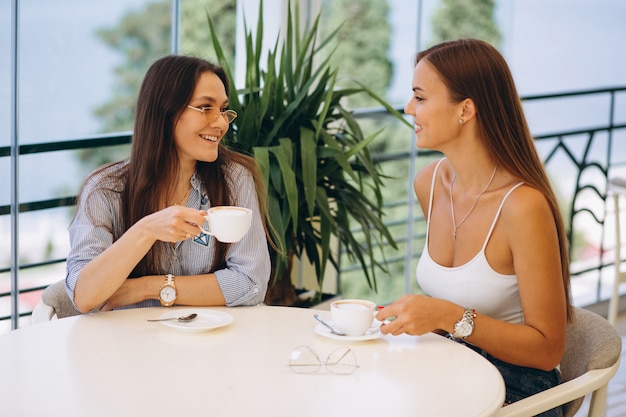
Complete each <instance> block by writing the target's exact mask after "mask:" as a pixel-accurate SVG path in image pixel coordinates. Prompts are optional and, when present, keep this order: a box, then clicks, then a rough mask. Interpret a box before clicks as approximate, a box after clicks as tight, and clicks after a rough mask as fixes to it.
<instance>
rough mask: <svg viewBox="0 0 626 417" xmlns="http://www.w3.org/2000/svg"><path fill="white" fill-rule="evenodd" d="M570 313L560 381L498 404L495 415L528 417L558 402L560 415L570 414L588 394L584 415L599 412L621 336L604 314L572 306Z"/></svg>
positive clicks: (615, 364) (593, 416)
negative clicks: (572, 318) (512, 400)
mask: <svg viewBox="0 0 626 417" xmlns="http://www.w3.org/2000/svg"><path fill="white" fill-rule="evenodd" d="M574 313H575V314H574V322H573V323H572V324H570V325H569V326H568V328H567V342H566V346H565V354H564V355H563V360H562V361H561V377H562V381H563V382H562V383H561V384H560V385H557V386H556V387H553V388H550V389H547V390H545V391H542V392H540V393H538V394H535V395H531V396H530V397H527V398H524V399H523V400H520V401H517V402H514V403H513V404H510V405H507V406H506V407H502V408H501V409H500V410H499V411H498V413H497V414H496V417H514V416H515V417H529V416H534V415H536V414H539V413H542V412H544V411H548V410H551V409H553V408H555V407H557V406H559V405H562V404H563V405H564V413H563V415H564V416H565V417H571V416H573V415H574V414H576V411H577V410H578V409H579V408H580V405H581V403H582V401H583V398H584V396H585V395H586V394H589V393H591V394H592V395H591V401H590V404H589V413H588V416H589V417H600V416H602V415H603V413H604V408H605V407H606V391H607V385H608V383H609V381H610V380H611V378H613V375H615V373H616V372H617V369H618V368H619V364H620V355H621V350H622V339H621V337H620V335H619V334H618V333H617V331H616V330H615V328H614V327H613V326H612V325H611V324H610V323H609V322H608V321H607V320H606V319H604V317H601V316H599V315H597V314H595V313H592V312H590V311H588V310H583V309H581V308H576V307H575V308H574Z"/></svg>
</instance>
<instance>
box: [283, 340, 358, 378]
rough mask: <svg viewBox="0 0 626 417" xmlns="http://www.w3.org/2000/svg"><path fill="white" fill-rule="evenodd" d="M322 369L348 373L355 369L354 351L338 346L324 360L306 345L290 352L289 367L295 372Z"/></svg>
mask: <svg viewBox="0 0 626 417" xmlns="http://www.w3.org/2000/svg"><path fill="white" fill-rule="evenodd" d="M322 366H323V367H324V369H325V370H326V371H328V372H330V373H332V374H338V375H350V374H352V373H353V372H354V371H356V370H357V368H358V367H359V365H358V364H357V362H356V356H355V355H354V352H353V351H352V350H351V349H349V348H339V349H336V350H334V351H332V352H331V353H330V355H328V358H326V360H321V359H320V357H319V356H318V355H317V353H315V352H314V351H313V349H311V348H310V347H308V346H298V347H297V348H295V349H294V350H293V351H292V352H291V356H290V357H289V368H290V369H291V370H292V371H293V372H295V373H297V374H313V373H316V372H319V371H320V370H321V369H322Z"/></svg>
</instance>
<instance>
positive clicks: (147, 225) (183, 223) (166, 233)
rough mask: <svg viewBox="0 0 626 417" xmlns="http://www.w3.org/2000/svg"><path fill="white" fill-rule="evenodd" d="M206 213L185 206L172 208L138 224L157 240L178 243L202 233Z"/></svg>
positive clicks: (147, 217) (149, 216) (148, 216)
mask: <svg viewBox="0 0 626 417" xmlns="http://www.w3.org/2000/svg"><path fill="white" fill-rule="evenodd" d="M205 215H206V212H204V211H201V210H197V209H192V208H189V207H183V206H170V207H167V208H164V209H163V210H159V211H157V212H156V213H152V214H149V215H147V216H146V217H144V218H143V219H141V220H140V221H139V222H137V225H138V226H140V227H142V228H143V230H146V231H147V232H148V233H149V235H150V236H152V237H153V238H154V239H155V240H160V241H163V242H178V241H180V240H185V239H189V238H191V237H192V236H196V235H198V234H199V233H200V225H202V224H203V223H204V222H205V221H206V219H205V218H204V216H205Z"/></svg>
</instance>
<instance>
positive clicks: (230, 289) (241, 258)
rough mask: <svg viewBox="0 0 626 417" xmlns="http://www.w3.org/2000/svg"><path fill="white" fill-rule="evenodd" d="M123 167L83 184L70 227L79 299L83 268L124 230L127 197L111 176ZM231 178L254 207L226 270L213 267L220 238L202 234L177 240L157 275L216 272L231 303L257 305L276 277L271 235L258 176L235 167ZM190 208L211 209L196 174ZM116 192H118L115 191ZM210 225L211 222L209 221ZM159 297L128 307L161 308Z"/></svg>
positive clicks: (71, 271)
mask: <svg viewBox="0 0 626 417" xmlns="http://www.w3.org/2000/svg"><path fill="white" fill-rule="evenodd" d="M117 169H119V165H113V166H112V167H109V168H108V169H106V170H104V171H102V172H99V173H98V174H97V175H93V176H91V177H90V178H89V179H88V180H87V182H86V183H85V185H84V187H83V191H82V193H81V197H80V198H81V201H80V204H79V205H78V210H77V213H76V216H75V218H74V220H73V222H72V224H71V225H70V228H69V232H70V244H71V249H70V253H69V255H68V258H67V275H66V289H67V291H68V295H69V297H70V299H71V300H73V299H74V290H75V288H76V281H77V280H78V276H79V274H80V272H81V270H82V269H83V267H84V266H85V265H86V264H87V263H88V262H89V261H91V260H92V259H94V258H95V257H97V256H98V255H99V254H101V253H102V252H104V250H105V249H107V248H108V247H109V246H111V244H113V242H115V241H116V240H117V239H118V238H119V237H120V236H121V234H122V233H123V231H122V230H121V226H120V225H121V210H120V204H121V196H120V193H119V191H120V190H121V189H122V188H123V184H120V182H119V181H118V180H116V179H115V175H113V176H111V175H110V174H111V173H112V172H113V171H114V170H117ZM226 178H227V181H228V182H229V186H230V188H231V190H234V191H235V196H234V200H235V205H237V206H241V207H247V208H249V209H251V210H252V212H253V217H252V225H251V227H250V230H249V231H248V233H247V234H246V235H245V236H244V238H243V239H242V240H241V241H240V242H236V243H232V244H231V245H230V248H229V250H228V253H227V254H226V268H224V269H221V270H218V271H210V270H209V269H210V267H211V263H212V261H213V253H214V245H215V239H214V238H213V237H211V236H207V235H205V234H201V235H199V236H197V237H195V238H192V239H187V240H184V241H182V242H177V243H176V244H175V246H174V248H173V253H171V255H172V256H173V257H174V258H168V259H167V260H166V261H165V263H164V264H162V265H161V270H159V271H154V274H155V275H157V274H162V275H165V274H168V273H171V274H173V275H175V276H185V275H200V274H207V273H210V272H213V273H214V274H215V276H216V277H217V281H218V284H219V286H220V289H221V290H222V293H223V295H224V298H225V300H226V305H227V306H237V305H255V304H259V303H261V302H263V300H264V298H265V293H266V291H267V285H268V281H269V276H270V269H271V267H270V258H269V252H268V247H267V239H266V236H265V231H264V228H263V224H262V221H261V216H260V213H259V206H258V201H257V196H256V191H255V187H254V181H253V178H252V174H251V173H250V172H249V171H248V170H246V169H245V168H244V167H243V166H241V165H231V166H230V167H229V169H228V171H227V176H226ZM191 186H192V189H191V192H190V195H189V198H188V200H187V207H194V208H198V209H201V210H206V209H207V208H209V207H210V201H208V198H207V197H206V193H205V192H204V190H203V188H202V184H201V182H200V181H199V180H198V179H197V177H196V176H195V175H194V176H193V177H192V179H191ZM113 190H115V191H113ZM205 226H206V225H205ZM160 305H161V304H160V302H159V300H145V301H143V302H141V303H138V304H135V305H131V306H128V307H150V306H160Z"/></svg>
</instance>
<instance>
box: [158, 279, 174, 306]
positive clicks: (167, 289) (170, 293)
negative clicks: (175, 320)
mask: <svg viewBox="0 0 626 417" xmlns="http://www.w3.org/2000/svg"><path fill="white" fill-rule="evenodd" d="M177 295H178V292H177V291H176V284H174V275H172V274H167V275H166V276H165V282H164V283H163V286H162V287H161V291H160V292H159V300H160V301H161V305H162V306H163V307H170V306H172V305H174V301H176V296H177Z"/></svg>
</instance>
